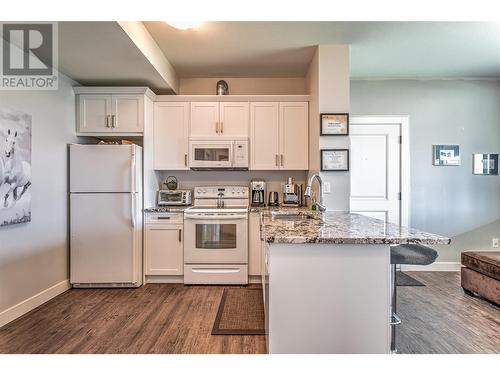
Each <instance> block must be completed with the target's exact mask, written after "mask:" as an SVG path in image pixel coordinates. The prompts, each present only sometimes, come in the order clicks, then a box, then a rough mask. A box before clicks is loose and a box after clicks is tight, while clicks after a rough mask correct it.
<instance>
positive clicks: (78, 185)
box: [69, 144, 142, 288]
mask: <svg viewBox="0 0 500 375" xmlns="http://www.w3.org/2000/svg"><path fill="white" fill-rule="evenodd" d="M69 168H70V170H69V176H70V178H69V193H70V215H69V216H70V282H71V284H73V287H80V288H81V287H84V288H87V287H138V286H140V285H141V284H142V148H141V147H139V146H136V145H79V144H71V145H69Z"/></svg>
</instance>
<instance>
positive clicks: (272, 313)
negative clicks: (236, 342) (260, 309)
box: [261, 210, 450, 353]
mask: <svg viewBox="0 0 500 375" xmlns="http://www.w3.org/2000/svg"><path fill="white" fill-rule="evenodd" d="M261 240H262V251H263V255H262V259H263V264H262V275H263V276H262V280H263V289H264V306H265V311H266V335H267V345H268V351H269V353H389V352H390V322H391V293H390V291H391V288H390V286H391V272H390V246H391V245H398V244H409V243H411V244H423V245H433V244H448V243H450V239H449V238H445V237H442V236H438V235H434V234H430V233H426V232H421V231H417V230H413V229H408V228H405V227H401V226H398V225H394V224H387V223H384V222H383V221H381V220H377V219H373V218H370V217H367V216H363V215H358V214H351V213H345V212H327V213H324V214H321V213H317V212H314V211H308V210H297V211H295V212H294V211H290V210H275V211H270V210H263V211H262V212H261Z"/></svg>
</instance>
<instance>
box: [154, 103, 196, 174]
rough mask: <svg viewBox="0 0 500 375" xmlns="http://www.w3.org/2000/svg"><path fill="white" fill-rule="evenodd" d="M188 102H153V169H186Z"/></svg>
mask: <svg viewBox="0 0 500 375" xmlns="http://www.w3.org/2000/svg"><path fill="white" fill-rule="evenodd" d="M188 129H189V103H177V102H172V103H161V102H157V103H155V104H154V135H153V143H154V169H168V170H179V169H188V162H187V159H188V157H187V156H188Z"/></svg>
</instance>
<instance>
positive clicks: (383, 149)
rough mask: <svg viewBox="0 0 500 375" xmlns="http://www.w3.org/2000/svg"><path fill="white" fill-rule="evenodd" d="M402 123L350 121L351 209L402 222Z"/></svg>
mask: <svg viewBox="0 0 500 375" xmlns="http://www.w3.org/2000/svg"><path fill="white" fill-rule="evenodd" d="M400 135H401V126H400V125H399V124H351V125H350V138H351V155H350V157H351V173H350V174H351V196H350V209H351V212H355V213H360V214H363V215H366V216H371V217H374V218H376V219H380V220H384V221H385V222H390V223H395V224H401V204H400V203H401V201H400V191H401V145H400Z"/></svg>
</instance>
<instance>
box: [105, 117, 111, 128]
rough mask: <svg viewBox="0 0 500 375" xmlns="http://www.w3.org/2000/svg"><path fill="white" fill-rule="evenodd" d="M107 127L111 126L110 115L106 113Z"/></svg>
mask: <svg viewBox="0 0 500 375" xmlns="http://www.w3.org/2000/svg"><path fill="white" fill-rule="evenodd" d="M106 127H107V128H109V127H110V125H109V115H106Z"/></svg>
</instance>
